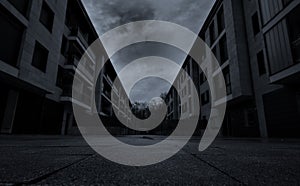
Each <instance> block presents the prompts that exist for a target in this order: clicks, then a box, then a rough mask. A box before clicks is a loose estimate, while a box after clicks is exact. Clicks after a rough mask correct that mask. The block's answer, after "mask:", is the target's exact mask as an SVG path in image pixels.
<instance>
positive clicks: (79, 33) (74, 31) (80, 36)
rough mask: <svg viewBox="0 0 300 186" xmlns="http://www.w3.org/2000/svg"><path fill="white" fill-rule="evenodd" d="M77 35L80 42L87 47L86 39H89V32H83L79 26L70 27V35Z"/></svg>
mask: <svg viewBox="0 0 300 186" xmlns="http://www.w3.org/2000/svg"><path fill="white" fill-rule="evenodd" d="M70 36H75V37H77V38H78V39H79V40H80V41H81V42H82V44H83V45H84V46H85V47H86V48H87V47H88V41H89V34H87V33H86V34H85V33H83V32H82V31H81V30H80V28H79V27H73V28H72V29H71V35H70Z"/></svg>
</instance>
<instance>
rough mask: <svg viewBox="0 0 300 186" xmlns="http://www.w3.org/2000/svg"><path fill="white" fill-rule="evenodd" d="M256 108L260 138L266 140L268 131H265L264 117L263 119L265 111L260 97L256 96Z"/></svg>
mask: <svg viewBox="0 0 300 186" xmlns="http://www.w3.org/2000/svg"><path fill="white" fill-rule="evenodd" d="M256 108H257V116H258V122H259V131H260V137H262V138H267V137H268V130H267V123H266V117H265V109H264V108H265V107H264V101H263V98H262V96H261V95H257V96H256Z"/></svg>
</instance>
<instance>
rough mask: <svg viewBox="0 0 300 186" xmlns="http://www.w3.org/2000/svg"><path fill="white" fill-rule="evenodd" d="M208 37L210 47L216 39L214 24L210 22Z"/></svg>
mask: <svg viewBox="0 0 300 186" xmlns="http://www.w3.org/2000/svg"><path fill="white" fill-rule="evenodd" d="M209 36H210V45H212V44H213V42H214V41H215V39H216V34H215V24H214V22H212V23H211V24H210V26H209Z"/></svg>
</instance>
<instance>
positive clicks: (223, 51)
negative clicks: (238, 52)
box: [219, 35, 228, 65]
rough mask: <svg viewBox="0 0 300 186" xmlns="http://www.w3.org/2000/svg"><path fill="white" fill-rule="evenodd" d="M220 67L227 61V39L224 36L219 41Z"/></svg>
mask: <svg viewBox="0 0 300 186" xmlns="http://www.w3.org/2000/svg"><path fill="white" fill-rule="evenodd" d="M219 45H220V65H222V64H224V63H225V62H226V61H227V60H228V49H227V39H226V35H224V36H223V37H222V38H221V39H220V43H219Z"/></svg>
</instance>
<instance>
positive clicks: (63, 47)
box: [60, 36, 68, 57]
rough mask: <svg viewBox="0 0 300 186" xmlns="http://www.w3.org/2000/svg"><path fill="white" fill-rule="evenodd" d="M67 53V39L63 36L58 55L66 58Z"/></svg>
mask: <svg viewBox="0 0 300 186" xmlns="http://www.w3.org/2000/svg"><path fill="white" fill-rule="evenodd" d="M67 51H68V39H67V38H66V36H63V37H62V42H61V48H60V53H61V54H62V55H63V56H65V57H66V56H67Z"/></svg>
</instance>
